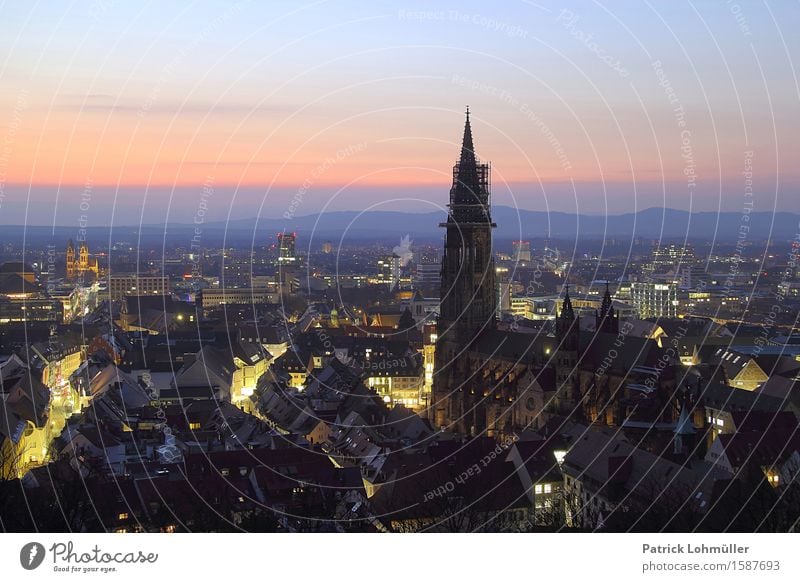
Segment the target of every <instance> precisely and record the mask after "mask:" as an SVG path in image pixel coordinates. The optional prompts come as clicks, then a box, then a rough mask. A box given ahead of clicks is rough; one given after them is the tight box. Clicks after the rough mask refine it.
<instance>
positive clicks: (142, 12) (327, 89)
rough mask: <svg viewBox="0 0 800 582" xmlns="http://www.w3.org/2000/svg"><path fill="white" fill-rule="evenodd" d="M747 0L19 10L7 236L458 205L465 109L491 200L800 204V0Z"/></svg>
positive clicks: (9, 94)
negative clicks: (798, 154)
mask: <svg viewBox="0 0 800 582" xmlns="http://www.w3.org/2000/svg"><path fill="white" fill-rule="evenodd" d="M733 6H734V5H729V4H728V5H716V4H711V3H702V4H699V5H696V6H695V5H687V6H682V5H681V6H675V5H669V6H639V5H637V6H626V7H625V9H624V10H619V9H617V11H614V10H613V9H611V8H608V7H604V6H602V5H597V4H592V3H584V4H581V3H579V4H577V5H575V6H572V7H570V9H564V8H562V7H561V6H560V5H549V4H543V5H538V4H526V3H519V4H512V5H508V6H502V7H498V8H495V9H493V11H492V13H491V15H489V14H488V13H487V11H486V10H485V9H484V8H482V7H481V5H480V4H474V3H469V4H458V5H455V4H454V5H452V6H450V5H442V6H441V7H437V8H436V9H432V8H431V7H429V6H428V5H426V4H419V5H413V4H412V5H410V6H409V7H407V8H404V9H397V8H396V7H392V6H390V5H385V4H377V5H371V6H370V7H369V8H368V9H366V10H367V11H366V12H364V11H363V7H361V6H360V5H359V6H357V5H355V4H344V5H336V6H334V5H331V4H328V3H321V4H319V3H317V4H314V5H313V7H311V6H300V7H295V6H293V5H291V4H278V5H271V6H270V7H269V8H265V7H259V6H251V5H249V4H248V5H245V4H244V3H240V4H231V5H227V4H222V3H213V2H212V3H208V2H205V3H200V4H197V5H194V6H193V7H192V8H191V9H189V8H185V7H183V8H179V7H171V8H164V7H159V10H158V12H156V10H155V9H154V8H153V7H143V8H138V7H137V8H134V7H126V6H121V5H118V4H114V3H110V4H106V3H96V4H93V5H92V6H91V7H88V8H87V7H84V8H72V9H68V8H67V7H65V6H62V7H60V8H56V9H53V8H48V9H47V11H46V13H43V12H42V11H41V10H37V9H36V8H30V7H27V6H16V7H8V9H7V11H6V12H7V17H6V18H5V19H4V21H5V24H4V25H3V26H5V27H6V29H7V32H8V34H3V35H2V36H1V37H0V38H2V39H3V40H0V43H2V45H0V46H2V49H3V51H4V52H5V53H6V54H7V55H8V58H7V59H6V60H5V62H4V64H3V65H2V69H0V78H2V79H3V80H4V90H3V92H2V94H0V104H2V107H3V109H4V110H5V111H6V112H7V113H6V115H5V116H4V118H3V119H2V120H0V121H1V122H2V129H0V132H2V133H0V138H2V139H4V149H3V156H2V167H0V170H2V172H0V178H2V191H3V200H2V207H0V223H4V224H22V223H24V224H31V223H34V222H35V223H39V224H48V223H52V224H58V225H68V224H72V223H74V222H75V220H76V218H77V217H79V216H80V214H81V212H80V210H79V207H80V205H81V202H82V201H83V199H84V198H85V197H86V194H87V192H88V193H89V196H90V197H91V199H92V200H91V207H92V208H91V214H90V220H91V221H92V222H93V223H94V224H96V225H101V224H109V225H111V224H114V225H122V224H126V225H127V224H138V223H153V222H155V221H154V218H155V217H158V218H161V219H163V218H164V217H166V218H167V221H168V222H188V221H190V220H191V218H192V215H193V213H194V212H195V209H196V205H197V200H198V198H199V196H200V192H201V191H202V188H203V185H204V184H207V183H210V184H212V185H213V188H214V193H215V198H214V201H213V204H211V205H210V208H209V215H210V216H213V217H214V218H215V219H217V220H225V219H226V218H227V217H228V216H230V217H232V218H241V217H245V216H253V215H254V214H257V215H259V216H264V217H279V216H281V215H283V214H284V213H285V212H286V211H287V209H289V208H291V207H293V212H296V213H298V214H313V213H315V212H320V211H326V210H342V209H349V210H352V209H363V200H364V197H365V196H366V197H368V198H369V200H370V202H371V204H372V205H373V206H374V207H375V208H377V209H400V210H405V211H409V210H410V211H415V212H418V211H421V210H425V209H427V210H434V209H437V208H442V207H443V206H444V204H445V203H446V196H445V195H444V194H443V190H442V186H443V185H444V184H446V183H447V182H448V181H449V178H448V176H447V171H446V168H447V167H448V163H449V162H448V160H450V159H451V158H452V156H453V153H454V152H457V149H458V143H457V142H456V141H454V140H453V139H452V138H449V137H444V136H451V135H453V131H452V128H453V127H455V126H457V124H458V123H459V119H460V117H461V115H462V114H463V110H464V106H465V105H466V104H470V105H471V106H472V111H473V124H474V125H475V128H476V131H479V132H480V133H481V136H482V144H483V145H482V147H483V151H484V158H485V159H486V160H489V161H492V162H493V174H494V180H495V182H494V184H493V192H494V202H495V204H499V205H508V206H514V207H519V208H523V209H539V210H551V211H559V212H577V213H586V214H603V213H609V214H619V213H622V212H625V211H631V210H641V209H644V208H649V207H668V208H677V209H683V210H690V211H714V210H718V209H721V210H728V211H736V210H741V207H742V204H743V199H744V195H743V193H744V190H745V184H744V178H743V176H742V174H743V172H752V185H753V188H754V190H755V192H756V194H757V195H756V196H754V199H753V202H754V204H755V207H756V209H757V210H763V211H772V210H774V209H777V210H785V211H793V212H797V211H800V202H798V200H800V197H798V196H797V185H798V178H799V177H800V174H798V171H797V170H796V168H795V167H794V164H793V163H792V158H791V154H792V152H794V151H796V150H797V145H798V144H797V135H800V132H798V131H797V129H798V127H797V124H798V120H797V117H796V115H793V111H794V109H793V108H795V107H796V104H797V98H798V96H799V95H800V93H799V92H798V85H797V79H796V75H795V74H794V71H793V68H792V62H793V55H795V54H796V53H797V40H796V39H795V38H793V37H792V36H789V35H784V34H783V33H782V31H781V28H780V27H779V26H778V25H777V23H778V22H782V21H789V20H790V19H791V18H792V17H793V16H796V14H795V12H796V8H794V7H791V6H787V5H784V4H778V5H766V9H765V10H759V11H755V10H747V8H746V7H740V6H738V5H735V6H736V8H733ZM523 23H524V24H523ZM12 30H13V31H14V32H13V33H12V32H11V31H12ZM111 31H114V32H113V34H112V33H111ZM355 31H358V34H354V33H355ZM45 136H46V138H45ZM82 197H83V198H82ZM296 199H299V202H298V203H296V204H294V205H292V200H296ZM31 204H40V205H44V206H46V207H47V208H48V209H52V210H50V211H49V212H47V215H48V216H47V217H43V216H42V213H37V216H36V220H35V221H33V222H32V216H31V214H30V205H31ZM26 208H27V211H26Z"/></svg>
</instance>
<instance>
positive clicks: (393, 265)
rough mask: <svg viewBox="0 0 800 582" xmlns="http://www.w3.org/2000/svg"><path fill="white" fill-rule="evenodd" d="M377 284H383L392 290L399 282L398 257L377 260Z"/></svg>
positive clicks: (387, 256) (392, 256) (389, 256)
mask: <svg viewBox="0 0 800 582" xmlns="http://www.w3.org/2000/svg"><path fill="white" fill-rule="evenodd" d="M378 282H379V283H385V284H386V285H388V286H389V289H394V288H395V287H397V284H398V283H399V282H400V257H398V256H397V255H394V254H392V255H386V256H384V257H381V258H380V259H378Z"/></svg>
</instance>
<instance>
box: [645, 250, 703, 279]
mask: <svg viewBox="0 0 800 582" xmlns="http://www.w3.org/2000/svg"><path fill="white" fill-rule="evenodd" d="M694 262H695V257H694V248H693V247H692V245H691V244H689V243H686V244H683V245H676V244H668V245H661V244H657V245H656V246H655V247H654V248H653V250H652V252H651V254H650V264H649V265H648V270H649V271H650V272H651V273H668V272H670V271H672V272H674V273H677V272H678V271H679V270H680V269H681V268H683V267H690V266H692V265H694Z"/></svg>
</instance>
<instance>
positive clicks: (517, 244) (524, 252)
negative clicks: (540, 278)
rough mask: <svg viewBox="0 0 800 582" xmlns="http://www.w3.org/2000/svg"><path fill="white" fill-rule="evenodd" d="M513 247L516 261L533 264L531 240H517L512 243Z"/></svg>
mask: <svg viewBox="0 0 800 582" xmlns="http://www.w3.org/2000/svg"><path fill="white" fill-rule="evenodd" d="M511 247H512V248H513V249H514V261H515V262H517V263H530V262H531V241H529V240H515V241H512V243H511Z"/></svg>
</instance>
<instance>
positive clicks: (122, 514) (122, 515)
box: [117, 513, 128, 521]
mask: <svg viewBox="0 0 800 582" xmlns="http://www.w3.org/2000/svg"><path fill="white" fill-rule="evenodd" d="M117 518H118V519H119V520H120V521H122V520H123V519H128V514H127V513H120V514H119V515H118V516H117Z"/></svg>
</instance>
